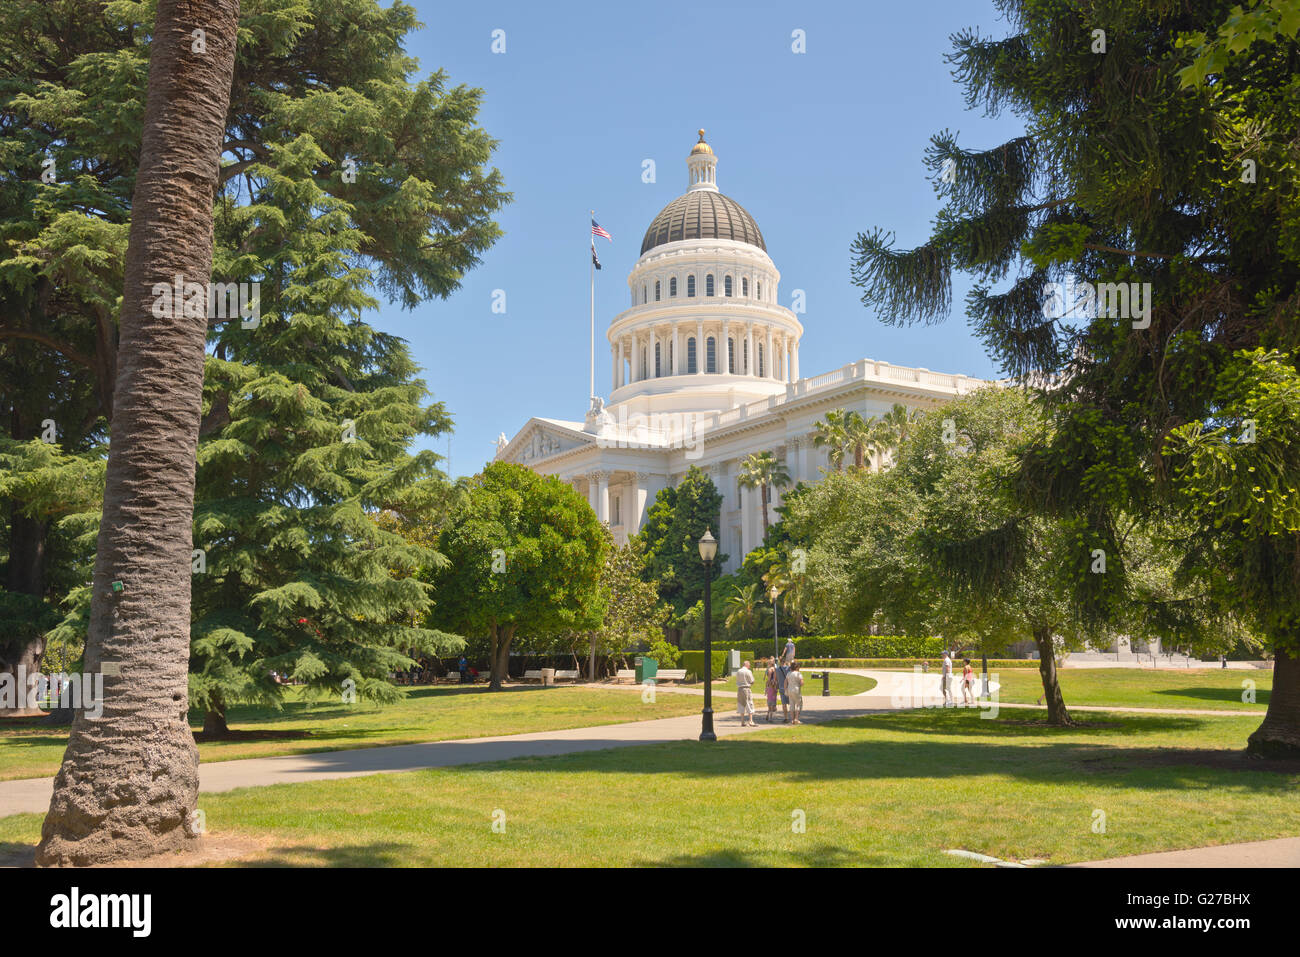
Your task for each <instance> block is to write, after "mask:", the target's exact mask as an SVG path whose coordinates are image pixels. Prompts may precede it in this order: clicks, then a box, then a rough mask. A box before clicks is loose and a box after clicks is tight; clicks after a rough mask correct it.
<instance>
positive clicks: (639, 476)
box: [623, 472, 650, 535]
mask: <svg viewBox="0 0 1300 957" xmlns="http://www.w3.org/2000/svg"><path fill="white" fill-rule="evenodd" d="M649 478H650V473H649V472H633V473H632V481H631V482H630V483H628V496H627V498H628V501H627V502H626V503H625V508H626V511H627V514H626V515H624V516H623V527H624V528H625V529H626V530H627V533H628V534H629V535H635V534H636V533H637V532H639V531H641V523H642V522H643V521H645V512H646V505H647V500H648V498H649V494H650V493H649V490H648V489H647V488H646V480H647V479H649Z"/></svg>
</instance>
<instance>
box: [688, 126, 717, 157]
mask: <svg viewBox="0 0 1300 957" xmlns="http://www.w3.org/2000/svg"><path fill="white" fill-rule="evenodd" d="M691 152H692V153H712V152H713V148H712V147H711V146H709V144H708V143H706V142H704V130H700V141H699V142H698V143H696V144H695V145H694V146H692V147H691Z"/></svg>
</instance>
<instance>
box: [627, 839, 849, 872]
mask: <svg viewBox="0 0 1300 957" xmlns="http://www.w3.org/2000/svg"><path fill="white" fill-rule="evenodd" d="M783 853H784V856H785V857H786V858H787V859H788V861H789V865H788V866H790V867H853V866H854V865H857V864H861V863H862V858H861V857H859V856H855V855H853V854H849V853H847V852H845V850H844V849H843V848H842V847H836V846H834V845H832V844H819V845H817V846H816V847H810V848H801V849H799V850H797V851H787V852H783ZM632 866H633V867H764V868H770V867H771V866H772V863H771V855H770V854H769V855H765V856H764V857H763V858H761V859H760V858H758V857H757V856H755V855H751V854H749V853H746V852H745V851H741V850H736V849H734V848H728V849H726V850H720V851H709V852H707V853H702V854H678V855H677V856H676V857H668V858H645V859H643V860H639V861H637V862H636V863H635V864H633V865H632Z"/></svg>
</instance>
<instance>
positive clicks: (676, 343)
mask: <svg viewBox="0 0 1300 957" xmlns="http://www.w3.org/2000/svg"><path fill="white" fill-rule="evenodd" d="M681 345H682V337H681V334H680V333H679V332H678V330H677V323H675V322H674V323H673V347H672V367H673V375H677V354H678V353H679V352H681V351H682V349H681Z"/></svg>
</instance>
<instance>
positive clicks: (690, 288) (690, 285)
mask: <svg viewBox="0 0 1300 957" xmlns="http://www.w3.org/2000/svg"><path fill="white" fill-rule="evenodd" d="M686 295H687V296H688V297H690V296H694V295H695V277H694V276H687V277H686Z"/></svg>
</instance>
